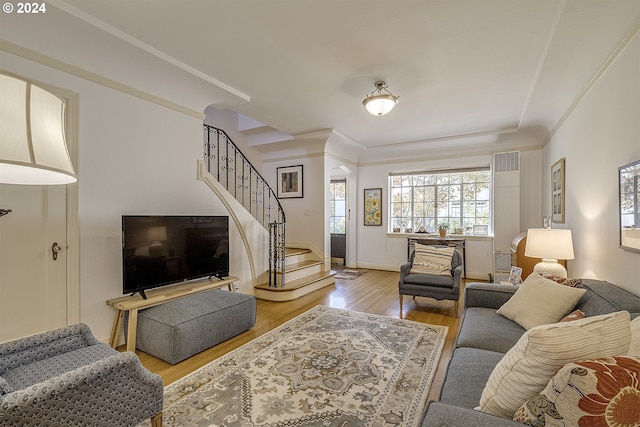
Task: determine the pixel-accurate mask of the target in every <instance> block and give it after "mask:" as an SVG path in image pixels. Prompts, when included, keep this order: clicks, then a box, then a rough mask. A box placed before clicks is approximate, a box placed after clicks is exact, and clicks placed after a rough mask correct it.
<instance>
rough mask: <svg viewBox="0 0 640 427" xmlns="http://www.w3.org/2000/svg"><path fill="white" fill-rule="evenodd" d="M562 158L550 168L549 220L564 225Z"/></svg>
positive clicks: (563, 171) (563, 163)
mask: <svg viewBox="0 0 640 427" xmlns="http://www.w3.org/2000/svg"><path fill="white" fill-rule="evenodd" d="M564 174H565V161H564V157H563V158H561V159H560V160H558V161H557V162H555V163H554V164H553V166H551V220H552V221H553V222H554V223H556V224H564V212H565V206H564V198H565V189H564V182H565V178H564Z"/></svg>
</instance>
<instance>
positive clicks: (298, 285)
mask: <svg viewBox="0 0 640 427" xmlns="http://www.w3.org/2000/svg"><path fill="white" fill-rule="evenodd" d="M310 253H311V251H310V250H308V249H298V248H286V249H285V254H286V255H285V256H286V257H287V261H286V262H285V265H286V266H285V278H287V277H294V279H293V280H286V282H285V286H284V287H282V286H280V285H278V287H269V284H268V283H263V284H261V285H258V286H254V288H253V294H254V295H255V297H256V298H259V299H263V300H267V301H292V300H294V299H297V298H300V297H302V296H304V295H307V294H309V293H311V292H313V291H317V290H318V289H321V288H324V287H325V286H330V285H333V284H335V282H336V281H335V275H336V272H335V271H334V270H331V271H321V272H317V266H318V265H319V264H322V262H321V261H314V260H309V259H301V258H303V257H305V255H306V254H310ZM305 269H307V270H309V271H310V273H309V274H304V270H305ZM288 273H292V274H288Z"/></svg>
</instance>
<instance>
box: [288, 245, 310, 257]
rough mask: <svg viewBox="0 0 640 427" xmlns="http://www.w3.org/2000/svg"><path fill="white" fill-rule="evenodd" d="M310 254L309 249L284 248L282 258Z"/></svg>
mask: <svg viewBox="0 0 640 427" xmlns="http://www.w3.org/2000/svg"><path fill="white" fill-rule="evenodd" d="M308 253H311V249H304V248H289V247H287V248H284V256H286V257H287V256H295V255H302V254H308Z"/></svg>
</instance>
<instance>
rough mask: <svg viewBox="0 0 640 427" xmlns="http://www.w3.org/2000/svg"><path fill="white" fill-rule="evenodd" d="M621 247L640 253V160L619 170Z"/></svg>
mask: <svg viewBox="0 0 640 427" xmlns="http://www.w3.org/2000/svg"><path fill="white" fill-rule="evenodd" d="M618 197H619V210H618V219H619V221H620V223H619V232H620V235H619V246H620V248H621V249H624V250H627V251H633V252H640V160H638V161H635V162H632V163H629V164H627V165H624V166H620V167H619V168H618Z"/></svg>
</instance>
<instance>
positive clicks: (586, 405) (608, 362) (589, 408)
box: [513, 356, 640, 427]
mask: <svg viewBox="0 0 640 427" xmlns="http://www.w3.org/2000/svg"><path fill="white" fill-rule="evenodd" d="M639 382H640V357H633V356H620V357H605V358H600V359H592V360H586V361H583V362H575V363H568V364H567V365H565V366H563V367H562V368H561V369H560V370H559V371H558V373H557V374H556V375H555V376H554V377H553V378H552V379H551V380H550V381H549V383H548V384H547V387H546V388H545V389H544V390H543V391H542V392H541V393H540V394H538V395H537V396H536V397H534V398H533V399H530V400H528V401H527V402H525V403H524V405H522V406H521V407H520V409H518V411H517V412H516V414H515V416H514V417H513V419H514V420H515V421H519V422H521V423H525V424H527V425H530V426H535V427H541V426H563V427H564V426H579V427H580V426H584V427H591V426H602V427H608V426H612V427H613V426H616V427H618V426H620V427H622V426H638V425H640V384H639Z"/></svg>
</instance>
